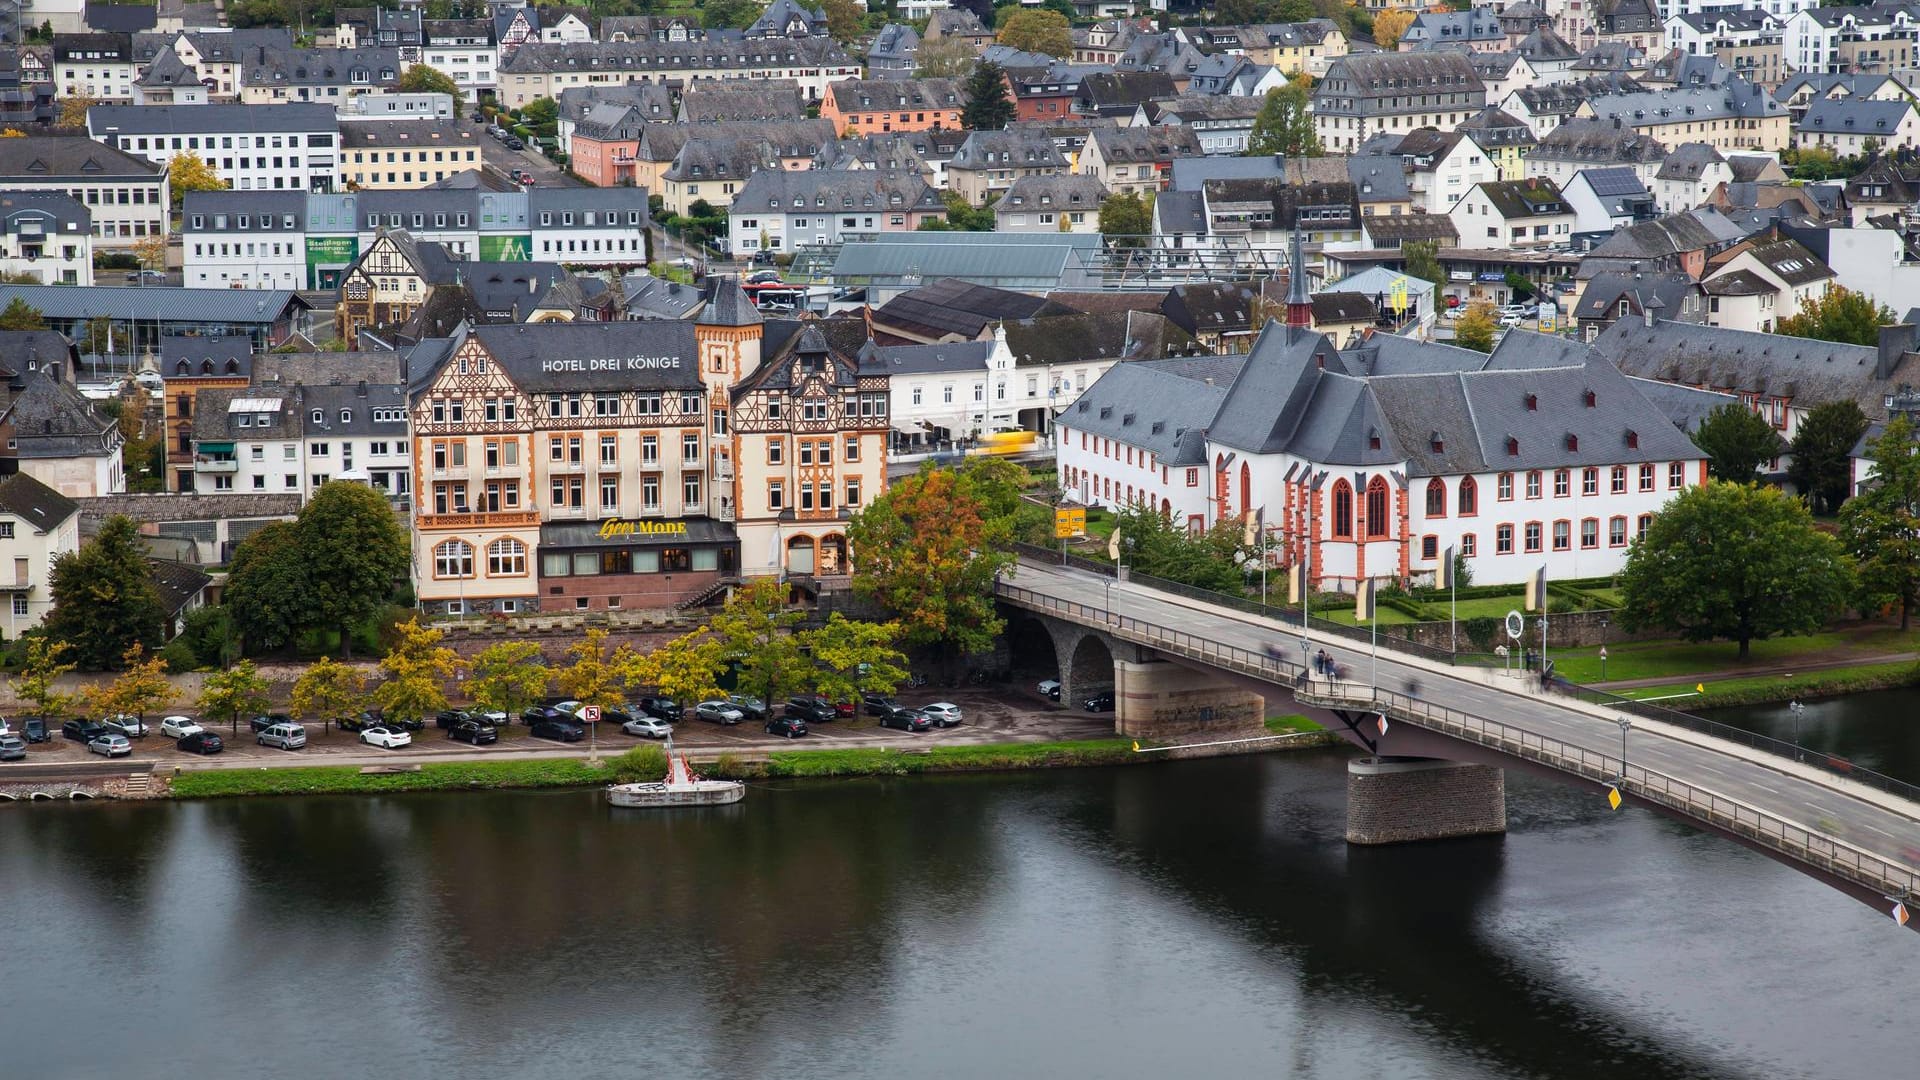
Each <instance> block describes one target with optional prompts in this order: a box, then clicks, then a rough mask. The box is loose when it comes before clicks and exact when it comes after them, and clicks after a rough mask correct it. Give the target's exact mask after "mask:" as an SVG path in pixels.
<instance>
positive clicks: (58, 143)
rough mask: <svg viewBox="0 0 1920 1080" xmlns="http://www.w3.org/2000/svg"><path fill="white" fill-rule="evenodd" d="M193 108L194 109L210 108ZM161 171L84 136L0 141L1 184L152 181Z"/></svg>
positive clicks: (39, 136)
mask: <svg viewBox="0 0 1920 1080" xmlns="http://www.w3.org/2000/svg"><path fill="white" fill-rule="evenodd" d="M209 107H210V106H206V105H196V106H194V108H197V109H204V108H209ZM161 171H162V170H161V168H160V166H158V165H155V164H154V163H153V162H151V161H148V160H147V159H145V158H140V157H134V156H133V155H132V154H129V153H127V152H126V151H124V150H120V149H118V148H116V147H112V146H108V145H106V144H104V143H97V142H94V141H93V140H92V139H89V138H87V137H86V136H85V135H29V136H27V137H26V138H24V139H22V138H13V139H0V183H4V182H6V181H9V180H11V181H16V182H19V181H46V180H48V179H52V178H54V177H76V178H81V179H90V180H97V179H106V178H108V177H129V176H131V177H139V178H141V179H154V178H156V177H158V176H159V175H160V173H161Z"/></svg>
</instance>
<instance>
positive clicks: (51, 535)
mask: <svg viewBox="0 0 1920 1080" xmlns="http://www.w3.org/2000/svg"><path fill="white" fill-rule="evenodd" d="M149 10H151V9H149ZM79 550H80V504H79V503H76V502H74V501H73V500H72V499H71V498H68V497H67V496H65V495H62V494H60V493H59V492H58V491H55V490H53V489H52V488H50V487H48V486H47V485H46V484H43V483H41V482H40V481H39V480H36V479H34V478H33V476H32V475H31V474H30V473H24V472H17V473H12V474H10V475H7V476H0V560H4V561H0V567H6V569H4V570H0V592H4V593H6V594H7V620H6V636H7V640H8V641H18V640H20V635H21V634H24V633H26V632H27V631H28V630H31V629H33V628H34V627H36V626H39V625H40V622H41V620H42V619H45V618H46V616H47V612H49V611H51V610H53V589H52V581H51V579H52V575H53V564H54V560H56V559H58V558H60V556H62V555H72V554H74V553H76V552H78V551H79Z"/></svg>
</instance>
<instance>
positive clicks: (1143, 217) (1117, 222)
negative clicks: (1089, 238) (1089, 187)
mask: <svg viewBox="0 0 1920 1080" xmlns="http://www.w3.org/2000/svg"><path fill="white" fill-rule="evenodd" d="M1100 234H1101V235H1102V236H1105V237H1107V238H1109V239H1111V240H1113V242H1114V246H1115V247H1143V246H1145V244H1146V238H1147V237H1150V236H1152V235H1153V199H1152V197H1151V196H1148V197H1146V198H1142V197H1141V196H1139V195H1137V194H1135V193H1134V192H1131V191H1122V192H1118V193H1116V194H1113V195H1109V196H1107V197H1106V198H1104V199H1102V200H1100Z"/></svg>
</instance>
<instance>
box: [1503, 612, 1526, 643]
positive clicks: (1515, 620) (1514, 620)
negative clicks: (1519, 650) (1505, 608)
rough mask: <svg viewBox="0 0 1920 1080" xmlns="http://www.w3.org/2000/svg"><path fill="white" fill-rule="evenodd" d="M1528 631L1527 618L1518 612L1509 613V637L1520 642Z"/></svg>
mask: <svg viewBox="0 0 1920 1080" xmlns="http://www.w3.org/2000/svg"><path fill="white" fill-rule="evenodd" d="M1526 629H1527V623H1526V616H1524V615H1521V614H1520V613H1519V612H1517V611H1509V612H1507V636H1508V637H1510V638H1512V639H1513V640H1515V641H1519V640H1520V635H1521V634H1523V633H1525V632H1526Z"/></svg>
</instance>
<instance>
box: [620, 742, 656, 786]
mask: <svg viewBox="0 0 1920 1080" xmlns="http://www.w3.org/2000/svg"><path fill="white" fill-rule="evenodd" d="M607 766H608V768H609V769H610V770H611V771H612V772H613V778H614V779H615V780H617V781H619V782H620V783H623V784H633V783H640V782H643V781H652V780H663V779H665V778H666V775H667V752H666V751H665V750H662V749H661V748H660V747H658V746H644V745H643V746H636V747H634V748H633V749H631V750H629V751H627V752H626V753H624V754H621V755H620V756H619V757H616V758H614V759H613V760H612V761H610V762H608V763H607Z"/></svg>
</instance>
